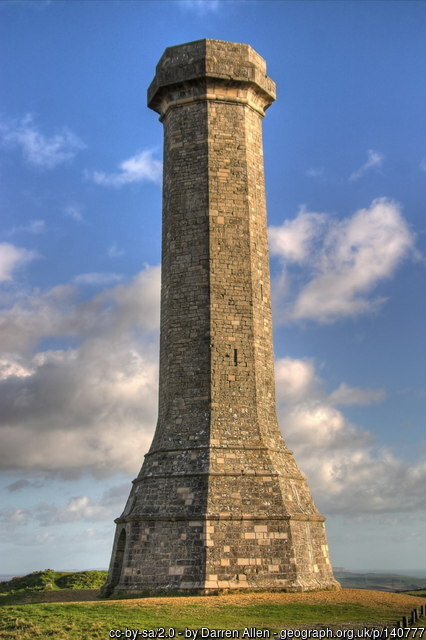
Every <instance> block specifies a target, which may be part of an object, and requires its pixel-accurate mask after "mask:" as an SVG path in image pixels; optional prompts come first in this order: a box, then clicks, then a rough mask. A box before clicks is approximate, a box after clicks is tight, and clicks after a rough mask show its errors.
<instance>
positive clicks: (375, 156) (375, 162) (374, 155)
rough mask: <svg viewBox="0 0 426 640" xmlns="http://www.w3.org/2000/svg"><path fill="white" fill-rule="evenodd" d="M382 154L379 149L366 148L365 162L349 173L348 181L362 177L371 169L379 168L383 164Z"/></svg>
mask: <svg viewBox="0 0 426 640" xmlns="http://www.w3.org/2000/svg"><path fill="white" fill-rule="evenodd" d="M384 158H385V157H384V155H383V154H382V153H380V152H379V151H373V149H369V150H368V158H367V162H365V163H364V164H363V165H362V166H361V167H360V168H359V169H357V170H356V171H354V172H353V173H351V175H350V176H349V181H350V182H354V181H355V180H359V179H360V178H362V176H363V175H364V174H366V173H367V172H368V171H371V169H380V167H381V166H382V165H383V160H384Z"/></svg>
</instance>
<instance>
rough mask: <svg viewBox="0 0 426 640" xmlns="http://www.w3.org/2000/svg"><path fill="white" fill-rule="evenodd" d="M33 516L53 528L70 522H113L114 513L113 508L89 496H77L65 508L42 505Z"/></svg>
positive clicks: (36, 508) (38, 506) (47, 504)
mask: <svg viewBox="0 0 426 640" xmlns="http://www.w3.org/2000/svg"><path fill="white" fill-rule="evenodd" d="M32 515H33V517H35V519H36V520H38V521H39V522H40V524H42V525H44V526H51V525H54V524H66V523H69V522H82V521H83V522H84V521H88V522H98V521H102V520H111V519H112V517H113V512H112V510H111V508H109V507H106V506H104V505H103V504H101V503H96V502H94V501H92V500H90V498H89V497H88V496H77V497H74V498H71V499H70V500H69V501H68V504H67V505H66V506H65V507H58V506H56V505H53V504H49V503H46V502H44V503H41V504H39V505H37V507H35V509H34V511H33V513H32Z"/></svg>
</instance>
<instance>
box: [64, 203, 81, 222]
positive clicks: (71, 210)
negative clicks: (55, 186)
mask: <svg viewBox="0 0 426 640" xmlns="http://www.w3.org/2000/svg"><path fill="white" fill-rule="evenodd" d="M83 209H84V207H83V205H81V204H70V205H68V206H67V207H65V215H66V216H68V217H69V218H72V219H73V220H75V221H76V222H81V221H82V220H83Z"/></svg>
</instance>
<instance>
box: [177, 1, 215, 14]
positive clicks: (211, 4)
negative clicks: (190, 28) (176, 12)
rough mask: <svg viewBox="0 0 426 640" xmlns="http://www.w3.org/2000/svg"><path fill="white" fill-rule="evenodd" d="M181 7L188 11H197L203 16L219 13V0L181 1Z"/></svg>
mask: <svg viewBox="0 0 426 640" xmlns="http://www.w3.org/2000/svg"><path fill="white" fill-rule="evenodd" d="M179 5H180V6H181V7H182V9H185V10H187V11H195V12H196V13H198V14H199V15H201V16H203V15H205V14H206V13H213V12H216V11H218V9H219V6H220V2H219V0H179Z"/></svg>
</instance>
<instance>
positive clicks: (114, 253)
mask: <svg viewBox="0 0 426 640" xmlns="http://www.w3.org/2000/svg"><path fill="white" fill-rule="evenodd" d="M122 255H124V251H123V249H120V248H119V247H118V246H117V243H116V242H114V243H113V244H112V245H111V246H110V247H108V256H109V257H110V258H119V257H120V256H122Z"/></svg>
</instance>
